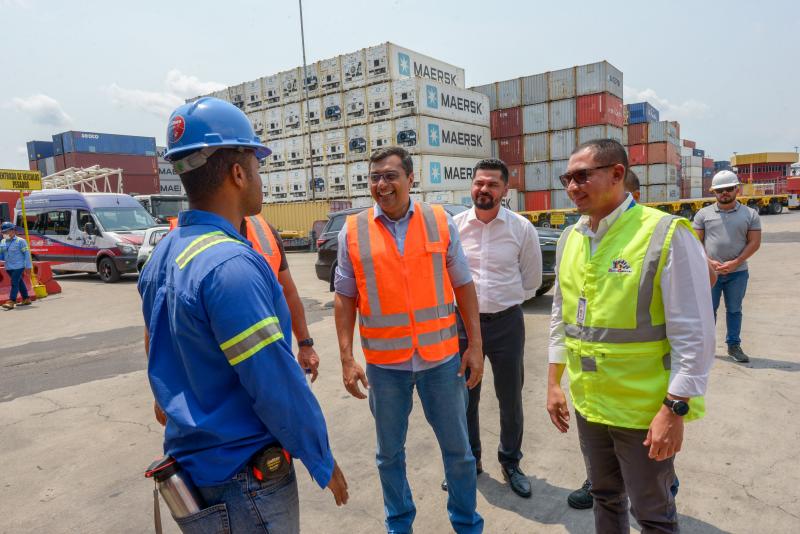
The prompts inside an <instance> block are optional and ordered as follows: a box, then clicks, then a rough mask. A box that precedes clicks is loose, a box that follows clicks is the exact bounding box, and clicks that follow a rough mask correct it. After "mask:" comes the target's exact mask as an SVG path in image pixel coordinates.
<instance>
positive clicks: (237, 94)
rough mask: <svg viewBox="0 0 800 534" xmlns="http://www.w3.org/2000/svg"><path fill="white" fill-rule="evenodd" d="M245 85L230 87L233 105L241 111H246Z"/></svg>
mask: <svg viewBox="0 0 800 534" xmlns="http://www.w3.org/2000/svg"><path fill="white" fill-rule="evenodd" d="M244 93H245V90H244V83H240V84H239V85H233V86H231V87H228V94H230V97H231V104H233V105H234V106H236V107H237V108H239V109H244Z"/></svg>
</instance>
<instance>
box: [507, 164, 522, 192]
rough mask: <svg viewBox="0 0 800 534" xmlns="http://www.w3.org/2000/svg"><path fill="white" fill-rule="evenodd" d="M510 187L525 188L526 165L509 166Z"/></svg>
mask: <svg viewBox="0 0 800 534" xmlns="http://www.w3.org/2000/svg"><path fill="white" fill-rule="evenodd" d="M508 188H509V189H517V190H523V189H525V165H509V166H508Z"/></svg>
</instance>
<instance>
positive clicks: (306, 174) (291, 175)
mask: <svg viewBox="0 0 800 534" xmlns="http://www.w3.org/2000/svg"><path fill="white" fill-rule="evenodd" d="M286 178H287V180H286V183H287V187H286V189H287V198H288V200H305V199H306V197H307V193H308V181H309V179H310V178H311V171H310V170H309V169H307V168H302V169H292V170H290V171H287V172H286ZM268 220H269V221H272V219H268ZM273 225H275V223H274V222H273Z"/></svg>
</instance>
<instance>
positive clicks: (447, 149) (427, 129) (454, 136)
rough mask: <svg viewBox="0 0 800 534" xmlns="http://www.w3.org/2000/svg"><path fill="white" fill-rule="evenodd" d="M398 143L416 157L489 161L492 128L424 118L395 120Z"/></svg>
mask: <svg viewBox="0 0 800 534" xmlns="http://www.w3.org/2000/svg"><path fill="white" fill-rule="evenodd" d="M394 128H395V144H397V145H400V146H403V147H404V148H406V150H408V151H410V152H411V153H413V154H437V155H442V156H465V157H474V158H488V157H489V156H490V155H491V151H492V145H491V141H492V140H491V134H490V132H489V128H487V127H485V126H476V125H474V124H466V123H463V122H455V121H449V120H445V119H437V118H435V117H426V116H424V115H415V116H411V117H401V118H399V119H395V121H394Z"/></svg>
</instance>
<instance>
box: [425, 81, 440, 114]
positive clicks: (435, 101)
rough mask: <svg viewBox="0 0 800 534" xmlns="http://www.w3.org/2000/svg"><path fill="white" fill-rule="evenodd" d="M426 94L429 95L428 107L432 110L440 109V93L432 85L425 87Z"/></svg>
mask: <svg viewBox="0 0 800 534" xmlns="http://www.w3.org/2000/svg"><path fill="white" fill-rule="evenodd" d="M425 92H426V94H427V95H428V107H429V108H431V109H439V91H438V89H436V87H434V86H432V85H426V86H425Z"/></svg>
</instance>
